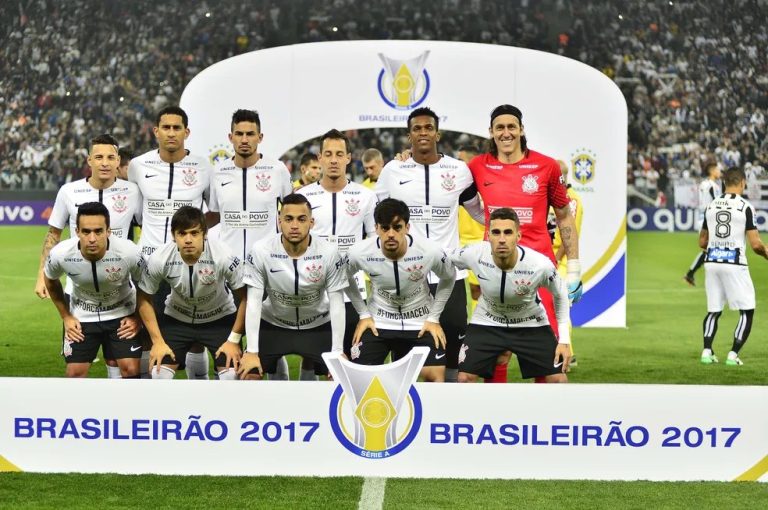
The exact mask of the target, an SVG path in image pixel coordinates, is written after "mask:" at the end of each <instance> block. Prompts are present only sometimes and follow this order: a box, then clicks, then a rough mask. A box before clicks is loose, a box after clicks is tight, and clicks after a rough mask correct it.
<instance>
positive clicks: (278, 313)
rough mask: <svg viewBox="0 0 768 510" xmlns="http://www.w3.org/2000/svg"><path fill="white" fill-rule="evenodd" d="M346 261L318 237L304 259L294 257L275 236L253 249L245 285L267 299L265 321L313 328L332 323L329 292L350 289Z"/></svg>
mask: <svg viewBox="0 0 768 510" xmlns="http://www.w3.org/2000/svg"><path fill="white" fill-rule="evenodd" d="M345 260H346V259H345V258H342V257H341V256H340V255H339V252H338V250H337V249H336V246H334V245H332V244H331V243H329V242H327V241H323V240H322V239H319V238H317V237H315V236H310V242H309V246H308V247H307V251H306V252H304V254H303V255H302V256H301V257H299V258H292V257H291V256H289V255H288V253H287V252H286V251H285V248H284V247H283V243H282V236H281V235H280V234H276V235H273V236H271V237H269V238H267V239H262V240H259V241H256V243H255V244H254V245H253V246H252V247H251V250H250V252H249V253H248V259H247V267H246V273H245V283H246V284H247V285H248V286H250V287H254V288H256V289H263V290H264V293H265V294H266V296H267V298H266V299H265V301H264V303H263V305H262V309H261V318H262V319H264V320H265V321H267V322H269V323H270V324H272V325H274V326H278V327H281V328H287V329H298V330H304V329H311V328H315V327H317V326H321V325H323V324H325V323H326V322H329V321H330V303H329V300H328V293H329V292H334V291H338V290H342V289H345V288H346V287H347V273H346V268H345Z"/></svg>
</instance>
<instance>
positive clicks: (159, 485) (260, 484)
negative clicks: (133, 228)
mask: <svg viewBox="0 0 768 510" xmlns="http://www.w3.org/2000/svg"><path fill="white" fill-rule="evenodd" d="M44 234H45V228H44V227H0V250H1V253H2V257H3V260H4V261H5V263H4V264H3V265H2V266H0V297H1V298H2V299H0V376H39V377H57V376H61V375H62V374H63V371H64V363H63V361H62V360H61V358H60V356H59V354H58V353H59V348H60V345H59V343H60V340H59V338H60V334H61V325H60V322H59V319H58V315H57V314H56V311H55V310H54V307H53V306H52V305H51V303H50V302H49V301H41V300H40V299H38V298H37V297H36V296H35V295H34V292H33V288H34V282H35V272H36V270H37V266H38V261H39V253H40V247H41V244H42V240H43V236H44ZM763 238H764V240H765V235H764V236H763ZM627 244H628V246H627V255H628V257H627V260H628V267H627V286H628V289H627V328H626V329H614V328H611V329H578V328H577V329H575V330H574V335H573V336H574V347H575V352H576V355H577V357H578V360H579V366H578V368H575V369H574V370H573V371H572V372H571V374H570V375H569V377H570V380H571V382H573V383H637V384H718V385H765V384H768V371H766V370H765V366H766V364H768V341H767V340H768V338H766V337H767V336H768V335H767V334H766V332H767V331H768V314H766V313H765V312H764V310H765V306H766V303H767V302H768V261H765V260H764V259H762V258H760V257H757V256H754V255H753V254H750V255H749V262H750V269H751V272H752V280H753V281H754V284H755V291H756V294H757V308H756V313H755V323H754V326H753V329H752V334H751V336H750V339H749V341H748V343H747V344H746V346H745V347H744V349H743V350H742V353H741V358H742V360H744V363H745V365H744V366H741V367H726V366H725V365H724V364H723V363H721V364H719V365H714V366H703V365H701V364H699V362H698V357H699V353H700V352H701V323H702V319H703V318H704V314H705V312H706V299H705V295H704V289H703V281H704V274H703V271H700V272H699V273H698V274H697V283H698V286H697V287H695V288H691V287H688V286H687V285H685V284H684V283H683V281H682V275H683V274H684V273H685V270H686V269H687V267H688V265H689V264H690V263H691V261H692V260H693V257H694V255H695V254H696V251H697V247H696V236H695V235H694V234H669V233H652V232H647V233H646V232H642V233H629V235H628V242H627ZM736 319H737V314H736V313H734V312H729V311H726V312H725V313H724V314H723V317H722V318H721V320H720V327H719V331H718V337H717V340H716V341H715V351H716V352H717V353H718V355H719V356H720V357H721V360H722V359H723V358H724V357H725V354H726V353H727V351H728V350H729V349H730V345H731V336H732V333H733V328H734V327H735V325H736ZM296 365H297V363H296V360H292V371H294V372H295V371H296V370H297V366H296ZM91 376H92V377H104V376H105V369H104V365H103V362H100V363H97V364H95V365H94V366H93V368H92V370H91ZM294 376H295V374H294ZM510 378H511V379H512V380H518V379H519V374H518V373H517V367H516V366H514V363H513V364H512V366H511V368H510ZM311 461H312V459H308V462H311ZM574 469H578V466H574ZM361 486H362V479H359V478H338V479H335V478H332V479H305V478H242V479H241V478H225V477H161V476H117V475H34V474H25V473H15V474H2V475H0V507H3V508H50V507H62V508H80V507H91V508H93V507H109V508H115V509H117V508H129V507H130V508H135V507H138V506H143V505H145V504H147V503H149V502H151V505H152V506H153V507H156V508H172V507H173V508H178V507H186V508H197V507H200V508H203V507H207V508H210V507H224V506H227V507H253V508H287V507H292V508H354V507H356V506H357V501H358V498H359V496H360V489H361ZM766 498H768V488H766V487H765V485H764V484H758V483H650V482H562V481H546V482H545V481H539V482H537V481H494V480H482V481H466V480H462V481H444V480H397V479H390V480H388V482H387V489H386V498H385V501H384V508H388V509H389V508H446V507H449V506H451V507H455V508H508V507H509V506H512V505H514V506H524V507H529V508H552V507H554V506H564V507H567V508H590V509H593V508H620V509H622V508H648V507H652V508H694V507H699V508H702V507H704V508H731V507H738V508H744V509H747V508H764V503H765V501H767V500H768V499H766Z"/></svg>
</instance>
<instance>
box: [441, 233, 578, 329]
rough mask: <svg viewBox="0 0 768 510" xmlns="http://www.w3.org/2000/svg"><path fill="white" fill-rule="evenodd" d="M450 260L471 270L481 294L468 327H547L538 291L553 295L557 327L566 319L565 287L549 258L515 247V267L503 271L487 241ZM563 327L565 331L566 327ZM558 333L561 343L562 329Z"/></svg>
mask: <svg viewBox="0 0 768 510" xmlns="http://www.w3.org/2000/svg"><path fill="white" fill-rule="evenodd" d="M451 260H452V261H453V263H454V265H456V266H457V267H461V268H463V269H470V270H472V272H474V273H475V275H477V280H478V282H479V283H480V289H481V290H482V294H481V296H480V299H478V301H477V307H476V308H475V312H474V313H473V314H472V319H471V320H470V324H478V325H482V326H497V327H499V326H500V327H507V328H522V327H538V326H544V325H548V324H549V320H548V319H547V313H546V311H545V310H544V306H542V304H541V302H540V300H539V298H538V295H537V291H538V289H539V288H540V287H544V288H546V289H548V290H549V291H550V292H551V293H552V295H553V297H554V299H555V314H556V316H557V318H558V323H561V322H562V321H563V320H567V317H568V316H569V305H568V294H567V291H566V290H565V285H564V283H563V281H562V279H561V278H560V275H559V274H558V272H557V269H556V268H555V266H554V265H553V264H552V261H551V260H550V259H549V257H546V256H544V255H542V254H541V253H539V252H537V251H534V250H532V249H530V248H523V247H522V246H519V245H518V247H517V264H515V267H513V268H512V269H510V270H506V271H504V270H502V269H501V268H499V266H497V265H496V263H495V262H494V260H493V254H492V252H491V243H489V242H488V241H482V242H479V243H474V244H470V245H468V246H465V247H464V248H462V249H460V250H456V251H455V252H453V253H452V254H451ZM559 325H561V326H562V324H559ZM565 326H566V327H565V330H566V331H567V330H568V328H567V323H565ZM560 332H561V341H562V340H564V338H562V336H563V335H562V333H563V328H562V327H561V328H560Z"/></svg>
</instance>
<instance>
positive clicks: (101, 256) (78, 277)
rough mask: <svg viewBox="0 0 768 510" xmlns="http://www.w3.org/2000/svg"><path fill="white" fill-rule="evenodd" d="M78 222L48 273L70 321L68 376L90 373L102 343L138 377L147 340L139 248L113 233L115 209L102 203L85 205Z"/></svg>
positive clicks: (53, 255)
mask: <svg viewBox="0 0 768 510" xmlns="http://www.w3.org/2000/svg"><path fill="white" fill-rule="evenodd" d="M76 225H77V227H76V228H75V233H76V236H75V237H72V238H71V239H67V240H66V241H63V242H61V243H59V244H57V245H56V246H55V247H54V248H53V249H52V250H51V252H50V255H49V256H48V258H47V261H46V264H45V269H44V274H43V279H44V282H45V286H46V288H47V289H48V293H49V295H50V297H51V301H52V302H53V304H54V306H56V309H57V310H58V312H59V315H61V319H62V321H63V322H64V339H63V348H62V354H63V355H64V359H65V361H66V362H67V377H85V376H87V375H88V369H89V368H90V366H91V362H92V361H93V359H94V358H95V356H96V355H97V354H98V351H99V347H101V348H102V350H103V353H104V357H105V358H107V359H111V360H116V365H117V367H118V370H119V371H120V374H119V375H120V377H122V378H138V377H139V359H140V358H141V342H140V341H139V340H138V339H137V338H136V334H137V333H138V332H139V330H140V329H141V322H140V321H139V319H138V317H137V316H136V315H135V311H136V290H135V289H134V286H133V285H132V284H131V277H133V278H134V279H136V280H138V279H139V278H141V274H142V264H141V262H142V259H141V254H140V252H139V249H138V247H137V246H136V245H135V244H133V243H132V242H130V241H128V240H125V239H120V238H118V237H111V236H110V227H109V225H110V212H109V210H108V209H107V207H106V206H105V205H104V204H102V203H100V202H86V203H84V204H81V205H80V206H79V207H78V210H77V216H76ZM64 274H66V275H67V276H68V277H69V280H68V283H69V284H70V286H71V291H70V293H71V297H70V299H69V302H67V300H66V299H65V296H64V289H63V288H62V286H61V282H60V281H59V278H61V277H62V276H63V275H64ZM118 378H119V377H118Z"/></svg>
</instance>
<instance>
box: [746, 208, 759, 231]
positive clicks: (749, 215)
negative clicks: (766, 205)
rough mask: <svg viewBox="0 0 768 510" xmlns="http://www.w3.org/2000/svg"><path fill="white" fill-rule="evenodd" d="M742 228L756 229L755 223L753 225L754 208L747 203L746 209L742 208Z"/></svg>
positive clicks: (747, 229)
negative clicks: (743, 221)
mask: <svg viewBox="0 0 768 510" xmlns="http://www.w3.org/2000/svg"><path fill="white" fill-rule="evenodd" d="M744 216H745V218H744V220H745V223H744V230H745V231H749V230H757V225H755V210H754V208H753V207H752V204H747V207H746V209H744Z"/></svg>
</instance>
